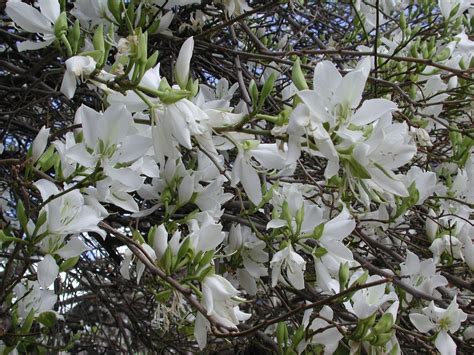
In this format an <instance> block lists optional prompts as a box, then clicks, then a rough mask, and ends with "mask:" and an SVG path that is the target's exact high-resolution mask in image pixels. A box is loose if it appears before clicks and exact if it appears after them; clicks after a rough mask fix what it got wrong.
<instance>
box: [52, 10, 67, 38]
mask: <svg viewBox="0 0 474 355" xmlns="http://www.w3.org/2000/svg"><path fill="white" fill-rule="evenodd" d="M67 28H68V25H67V16H66V12H61V15H59V17H58V19H57V20H56V22H55V24H54V35H55V36H56V38H60V37H61V36H62V35H64V34H66V32H67Z"/></svg>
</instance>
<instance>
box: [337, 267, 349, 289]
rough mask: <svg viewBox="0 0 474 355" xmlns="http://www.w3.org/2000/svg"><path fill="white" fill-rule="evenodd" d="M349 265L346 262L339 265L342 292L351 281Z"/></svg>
mask: <svg viewBox="0 0 474 355" xmlns="http://www.w3.org/2000/svg"><path fill="white" fill-rule="evenodd" d="M349 272H350V271H349V263H348V262H345V263H342V264H341V265H339V285H340V288H341V290H344V289H345V288H346V286H347V282H348V281H349V277H350V273H349Z"/></svg>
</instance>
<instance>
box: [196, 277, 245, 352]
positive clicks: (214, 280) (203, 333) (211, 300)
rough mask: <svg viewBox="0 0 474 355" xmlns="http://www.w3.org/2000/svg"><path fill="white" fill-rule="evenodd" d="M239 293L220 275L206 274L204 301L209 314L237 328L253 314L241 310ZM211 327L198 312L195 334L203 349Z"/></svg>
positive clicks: (203, 291) (203, 285)
mask: <svg viewBox="0 0 474 355" xmlns="http://www.w3.org/2000/svg"><path fill="white" fill-rule="evenodd" d="M239 294H240V292H239V291H238V290H237V289H235V288H234V286H232V284H231V283H230V282H229V281H228V280H227V279H225V278H224V277H222V276H220V275H215V274H214V275H210V276H206V277H205V278H204V280H203V281H202V302H203V305H204V307H205V308H206V310H207V315H209V316H213V317H214V318H216V319H217V320H218V321H219V322H220V323H221V324H223V325H225V326H227V327H231V328H236V325H238V324H239V322H241V321H245V320H247V319H249V318H250V316H251V315H250V314H248V313H244V312H242V311H240V309H239V306H238V304H239V303H240V302H241V301H243V300H239V298H238V297H237V296H238V295H239ZM209 328H210V324H209V321H208V320H207V319H206V318H205V317H204V316H203V315H202V314H200V313H198V315H197V317H196V324H195V326H194V336H195V337H196V340H197V342H198V344H199V347H200V348H201V349H203V348H204V347H205V346H206V343H207V330H208V329H209ZM236 329H237V328H236Z"/></svg>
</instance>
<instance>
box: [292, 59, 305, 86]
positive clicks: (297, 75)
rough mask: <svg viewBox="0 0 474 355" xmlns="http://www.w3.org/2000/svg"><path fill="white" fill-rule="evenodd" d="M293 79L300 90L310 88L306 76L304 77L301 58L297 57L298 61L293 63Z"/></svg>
mask: <svg viewBox="0 0 474 355" xmlns="http://www.w3.org/2000/svg"><path fill="white" fill-rule="evenodd" d="M291 80H292V81H293V84H295V86H296V88H297V89H298V90H305V89H308V83H307V82H306V78H305V77H304V73H303V70H301V61H300V59H299V58H298V59H296V61H295V62H294V63H293V70H292V72H291Z"/></svg>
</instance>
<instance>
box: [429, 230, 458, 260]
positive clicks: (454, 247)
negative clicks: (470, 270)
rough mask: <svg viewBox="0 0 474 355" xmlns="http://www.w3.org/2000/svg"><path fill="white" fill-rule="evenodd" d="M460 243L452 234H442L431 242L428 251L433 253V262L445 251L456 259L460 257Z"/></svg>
mask: <svg viewBox="0 0 474 355" xmlns="http://www.w3.org/2000/svg"><path fill="white" fill-rule="evenodd" d="M461 247H462V243H461V242H460V240H459V239H458V238H456V237H454V236H451V235H447V234H444V235H442V236H440V237H438V238H436V239H435V240H433V243H431V246H430V251H431V252H432V253H433V257H434V262H435V263H438V262H439V260H440V258H441V255H442V254H443V253H444V252H445V251H446V252H448V253H449V254H451V255H452V256H453V257H454V258H456V259H462V251H461Z"/></svg>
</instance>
